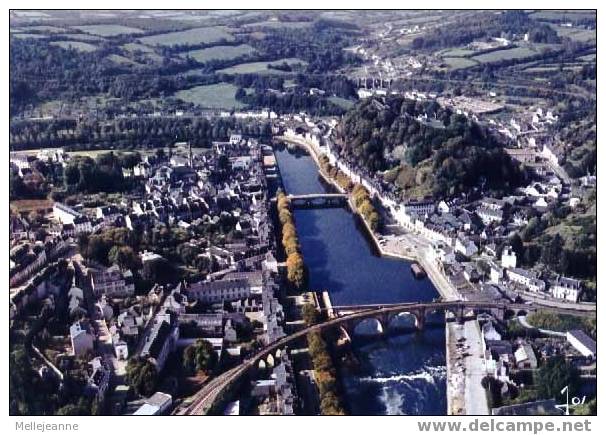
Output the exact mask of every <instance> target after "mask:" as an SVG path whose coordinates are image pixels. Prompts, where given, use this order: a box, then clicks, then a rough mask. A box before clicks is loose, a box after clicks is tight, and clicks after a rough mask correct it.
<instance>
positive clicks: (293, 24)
mask: <svg viewBox="0 0 606 435" xmlns="http://www.w3.org/2000/svg"><path fill="white" fill-rule="evenodd" d="M312 24H313V21H274V20H269V21H260V22H258V23H248V24H245V25H243V26H242V27H245V28H250V27H263V28H266V29H285V28H286V29H303V28H305V27H309V26H311V25H312Z"/></svg>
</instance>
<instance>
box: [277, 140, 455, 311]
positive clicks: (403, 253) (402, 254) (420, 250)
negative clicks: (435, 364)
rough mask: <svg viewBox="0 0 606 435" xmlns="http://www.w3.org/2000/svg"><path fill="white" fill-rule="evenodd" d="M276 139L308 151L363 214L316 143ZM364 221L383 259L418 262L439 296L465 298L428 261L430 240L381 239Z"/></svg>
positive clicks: (392, 236)
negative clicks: (331, 173)
mask: <svg viewBox="0 0 606 435" xmlns="http://www.w3.org/2000/svg"><path fill="white" fill-rule="evenodd" d="M276 139H278V140H281V141H284V142H287V143H292V144H294V145H298V146H301V147H303V148H305V149H306V150H307V152H308V153H309V155H310V156H311V157H312V159H313V161H314V162H315V164H316V166H317V168H318V173H319V174H320V176H321V177H322V179H323V180H324V181H325V182H327V183H328V184H330V185H331V186H332V187H334V188H335V189H336V190H337V191H338V192H339V193H343V194H347V195H348V205H349V208H350V210H351V211H352V212H354V213H356V214H358V215H359V213H357V211H356V207H355V204H354V203H353V200H352V195H351V194H350V192H347V191H346V190H345V189H343V188H342V187H341V186H340V185H339V184H338V183H337V182H336V181H335V180H334V179H333V178H332V177H330V176H329V175H328V174H326V173H325V172H324V170H323V168H322V165H321V163H320V155H322V151H321V150H319V149H317V147H316V146H314V145H313V144H312V143H310V142H308V141H304V140H299V139H295V138H290V137H285V136H277V137H276ZM360 221H361V222H362V224H363V226H364V228H365V229H366V233H367V235H368V236H369V237H370V239H371V241H372V243H373V245H374V247H375V249H376V251H377V252H378V253H379V254H380V255H381V256H383V257H388V258H395V259H400V260H405V261H416V262H418V263H419V264H420V265H421V266H422V267H423V269H425V271H426V272H427V277H428V278H429V280H430V281H431V283H432V284H433V285H434V287H435V288H436V290H437V291H438V293H440V296H441V297H442V299H444V300H459V299H461V296H460V295H459V293H458V291H457V290H456V289H455V288H454V287H453V286H452V285H451V284H450V283H449V282H448V280H447V279H446V277H444V276H443V274H442V273H441V272H440V271H439V270H438V269H437V267H436V266H435V265H434V264H433V261H431V260H430V259H429V258H428V257H429V255H428V249H430V246H429V243H428V242H427V241H425V240H422V239H420V237H419V236H416V235H414V234H410V233H407V234H406V235H404V236H402V235H397V234H393V233H391V234H390V233H387V234H385V235H384V237H381V238H379V236H377V234H376V233H375V232H374V231H372V229H371V228H370V225H369V224H368V222H367V221H366V219H364V218H362V217H361V216H360ZM400 228H401V227H400ZM382 240H385V242H381V241H382Z"/></svg>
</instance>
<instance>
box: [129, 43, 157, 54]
mask: <svg viewBox="0 0 606 435" xmlns="http://www.w3.org/2000/svg"><path fill="white" fill-rule="evenodd" d="M122 48H123V49H124V50H126V51H129V52H131V53H134V52H136V51H142V52H143V53H154V49H153V48H151V47H148V46H147V45H143V44H136V43H134V42H129V43H128V44H124V45H123V46H122Z"/></svg>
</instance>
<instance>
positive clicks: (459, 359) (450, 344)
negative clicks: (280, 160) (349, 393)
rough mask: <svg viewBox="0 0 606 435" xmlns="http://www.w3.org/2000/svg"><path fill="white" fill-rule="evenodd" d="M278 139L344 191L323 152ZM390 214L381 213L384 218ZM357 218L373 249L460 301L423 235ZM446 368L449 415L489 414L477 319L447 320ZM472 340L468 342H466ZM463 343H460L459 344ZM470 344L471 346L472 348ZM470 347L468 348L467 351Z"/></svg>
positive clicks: (305, 143) (293, 140) (302, 142)
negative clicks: (377, 228) (413, 267)
mask: <svg viewBox="0 0 606 435" xmlns="http://www.w3.org/2000/svg"><path fill="white" fill-rule="evenodd" d="M276 139H277V140H280V141H283V142H286V143H290V144H293V145H296V146H300V147H302V148H304V149H305V150H306V151H307V152H308V153H309V155H310V156H311V157H312V159H313V160H314V162H315V164H316V166H317V168H318V173H319V174H320V176H321V177H322V179H323V180H324V181H325V182H326V183H328V184H329V185H331V186H332V187H333V188H335V189H336V190H337V191H338V192H340V193H348V192H346V191H345V190H344V189H343V188H342V187H341V186H340V185H339V184H338V183H337V182H336V181H335V180H334V179H332V178H331V177H330V176H328V174H325V173H324V171H323V169H322V166H321V164H320V158H319V157H320V155H321V154H322V151H321V150H320V149H318V148H317V147H316V146H315V145H314V144H312V143H311V142H309V141H305V140H300V139H296V138H290V137H284V136H279V137H276ZM348 203H349V207H350V209H351V210H352V212H354V213H356V208H355V207H354V204H353V201H352V196H351V195H349V196H348ZM385 218H387V219H389V217H387V216H384V219H385ZM360 221H361V222H362V223H363V225H364V227H365V228H366V233H367V235H368V236H369V237H370V239H371V240H372V242H373V244H374V246H375V248H376V251H377V252H378V253H379V254H380V255H381V256H385V257H391V258H398V259H402V260H406V261H416V262H418V263H419V264H420V265H421V266H422V267H423V268H424V269H425V271H426V272H427V276H428V278H429V280H430V281H431V282H432V284H433V285H434V287H435V288H436V289H437V291H438V293H439V294H440V296H441V297H442V299H444V300H460V299H461V296H460V294H459V292H458V291H457V289H456V288H455V287H454V286H452V284H450V282H448V280H447V279H446V277H445V276H444V274H443V273H442V272H441V271H440V270H439V269H438V266H437V264H436V263H435V262H434V261H433V260H432V258H431V254H430V249H431V243H430V242H429V241H427V240H425V239H424V238H423V237H421V236H419V235H416V234H413V233H411V232H409V231H406V230H404V229H403V228H402V227H400V226H399V225H397V224H389V225H384V228H385V230H384V231H383V234H379V235H377V234H376V233H375V232H374V231H372V230H371V228H370V227H369V225H368V223H367V222H366V220H365V219H363V218H361V219H360ZM445 335H446V370H447V378H448V379H447V388H446V394H447V413H448V414H449V415H472V414H473V415H487V414H489V409H488V403H487V398H486V394H485V392H484V390H483V388H482V386H481V379H482V377H483V374H484V366H485V362H484V355H483V352H482V349H481V341H480V340H481V336H480V333H479V324H478V322H477V320H473V321H468V322H466V323H465V324H463V325H458V324H456V323H455V322H447V323H446V326H445ZM467 343H471V344H467ZM459 344H462V345H459ZM472 345H473V348H472V347H471V346H472ZM470 350H471V351H470Z"/></svg>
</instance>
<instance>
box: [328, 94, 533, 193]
mask: <svg viewBox="0 0 606 435" xmlns="http://www.w3.org/2000/svg"><path fill="white" fill-rule="evenodd" d="M338 134H339V140H338V143H340V144H341V145H340V147H341V148H340V152H341V154H342V155H344V157H345V158H346V159H348V160H350V161H353V162H354V163H355V164H356V165H358V166H359V167H361V168H364V169H366V170H369V171H371V172H372V173H384V174H387V180H388V181H390V182H396V181H397V183H396V184H399V185H398V187H399V188H403V189H406V188H413V187H415V186H417V185H419V184H425V185H426V186H427V187H428V188H429V190H430V191H431V194H433V195H435V196H437V197H452V196H455V195H457V194H459V193H461V192H464V191H466V190H467V189H468V188H470V187H474V186H478V185H484V187H485V188H486V189H488V190H489V191H492V192H493V193H498V192H499V191H505V190H508V189H510V188H512V187H515V186H518V185H520V184H521V183H522V182H523V181H524V180H525V178H526V174H525V173H524V171H523V170H522V169H521V168H520V167H519V166H518V165H517V164H515V163H514V162H513V161H512V160H511V159H510V158H509V156H508V155H507V154H506V153H505V152H504V151H503V149H502V147H501V146H500V144H499V141H498V139H497V138H496V137H494V136H493V135H492V134H491V133H490V132H489V131H488V130H487V129H486V128H485V127H483V126H480V125H479V124H477V123H475V122H473V121H471V120H469V119H467V118H466V117H464V116H462V115H457V114H454V113H452V112H451V111H450V110H449V109H446V108H443V107H440V106H439V105H438V104H437V103H435V102H427V103H419V102H414V101H411V100H406V99H404V98H403V97H390V98H388V99H387V100H386V102H385V104H382V103H379V102H378V100H375V99H368V100H366V101H363V102H360V103H358V104H357V105H356V107H355V108H354V109H352V110H351V111H349V112H348V113H347V114H346V116H345V118H344V121H343V122H342V123H341V126H340V131H339V133H338ZM420 169H423V170H425V178H424V179H423V180H421V177H417V176H416V175H417V174H416V172H417V171H418V170H420Z"/></svg>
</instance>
